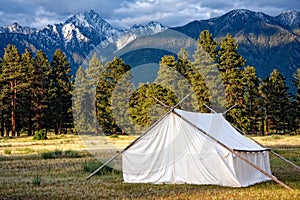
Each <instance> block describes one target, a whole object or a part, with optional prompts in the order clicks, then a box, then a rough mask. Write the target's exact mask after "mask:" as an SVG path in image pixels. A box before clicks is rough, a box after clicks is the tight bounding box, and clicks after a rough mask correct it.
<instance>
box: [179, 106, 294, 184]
mask: <svg viewBox="0 0 300 200" xmlns="http://www.w3.org/2000/svg"><path fill="white" fill-rule="evenodd" d="M173 113H174V114H176V115H177V116H178V117H180V118H181V119H183V120H184V121H185V122H187V123H188V124H190V125H191V126H193V127H194V128H196V129H197V130H199V131H200V132H202V133H203V134H204V135H206V136H208V137H209V138H210V139H212V140H214V141H215V142H217V143H218V144H220V145H221V146H222V147H224V148H225V149H227V150H228V151H230V152H231V153H233V154H234V155H236V156H237V157H238V158H240V159H241V160H243V161H244V162H246V163H247V164H249V165H250V166H252V167H253V168H255V169H256V170H258V171H259V172H261V173H262V174H264V175H266V176H267V177H269V178H271V179H272V180H273V181H275V182H277V183H278V184H280V185H281V186H283V187H285V188H286V189H289V190H293V189H292V188H291V187H289V186H288V185H286V184H284V183H283V182H281V181H280V180H278V179H277V177H275V176H273V175H271V174H269V173H268V172H266V171H265V170H263V169H261V168H260V167H258V166H257V165H255V164H253V163H252V162H251V161H249V160H248V159H246V158H244V157H243V156H241V155H240V153H239V152H238V151H235V150H233V149H231V148H229V147H228V146H226V145H225V144H223V143H222V142H220V141H219V140H217V139H216V138H214V137H213V136H211V135H210V134H209V133H207V132H206V131H204V130H203V129H201V128H199V127H198V126H196V125H195V124H193V123H192V122H190V121H189V120H187V119H186V118H184V117H183V116H182V115H180V114H179V113H177V112H176V111H175V110H173Z"/></svg>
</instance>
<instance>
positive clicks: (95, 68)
mask: <svg viewBox="0 0 300 200" xmlns="http://www.w3.org/2000/svg"><path fill="white" fill-rule="evenodd" d="M104 70H105V67H104V66H103V65H102V63H101V62H100V60H99V59H98V57H97V54H96V53H94V54H93V56H92V58H91V60H90V62H89V66H88V67H87V69H86V70H85V72H86V78H87V81H88V82H87V83H88V86H87V89H88V90H89V93H90V95H92V96H93V98H92V99H91V100H92V102H91V103H92V104H93V105H94V107H93V111H94V115H93V124H94V127H95V128H94V132H95V134H96V135H97V134H99V130H98V121H97V116H98V111H97V99H96V88H97V83H98V81H99V79H100V76H101V74H102V73H103V71H104Z"/></svg>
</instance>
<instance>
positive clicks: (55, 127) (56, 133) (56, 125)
mask: <svg viewBox="0 0 300 200" xmlns="http://www.w3.org/2000/svg"><path fill="white" fill-rule="evenodd" d="M54 133H55V135H58V123H57V122H56V123H55V126H54Z"/></svg>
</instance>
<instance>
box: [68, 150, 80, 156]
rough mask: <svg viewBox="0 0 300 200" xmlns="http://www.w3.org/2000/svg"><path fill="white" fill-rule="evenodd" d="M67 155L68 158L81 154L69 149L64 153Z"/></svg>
mask: <svg viewBox="0 0 300 200" xmlns="http://www.w3.org/2000/svg"><path fill="white" fill-rule="evenodd" d="M64 155H65V157H67V158H79V157H80V156H79V154H78V152H77V151H72V150H67V151H65V153H64Z"/></svg>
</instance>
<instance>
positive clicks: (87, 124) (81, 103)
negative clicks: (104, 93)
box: [73, 67, 95, 134]
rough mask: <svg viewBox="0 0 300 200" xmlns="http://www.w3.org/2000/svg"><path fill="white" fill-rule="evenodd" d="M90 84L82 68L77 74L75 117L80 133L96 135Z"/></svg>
mask: <svg viewBox="0 0 300 200" xmlns="http://www.w3.org/2000/svg"><path fill="white" fill-rule="evenodd" d="M88 87H89V84H88V80H87V78H86V76H85V73H84V71H83V69H82V68H81V67H79V68H78V70H77V72H76V81H75V87H74V90H73V116H74V123H75V127H76V130H77V132H78V133H80V134H86V133H88V134H89V133H94V132H95V131H94V127H95V126H94V115H93V113H92V112H91V110H92V109H93V102H92V99H93V96H92V95H91V93H90V90H89V89H88Z"/></svg>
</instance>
